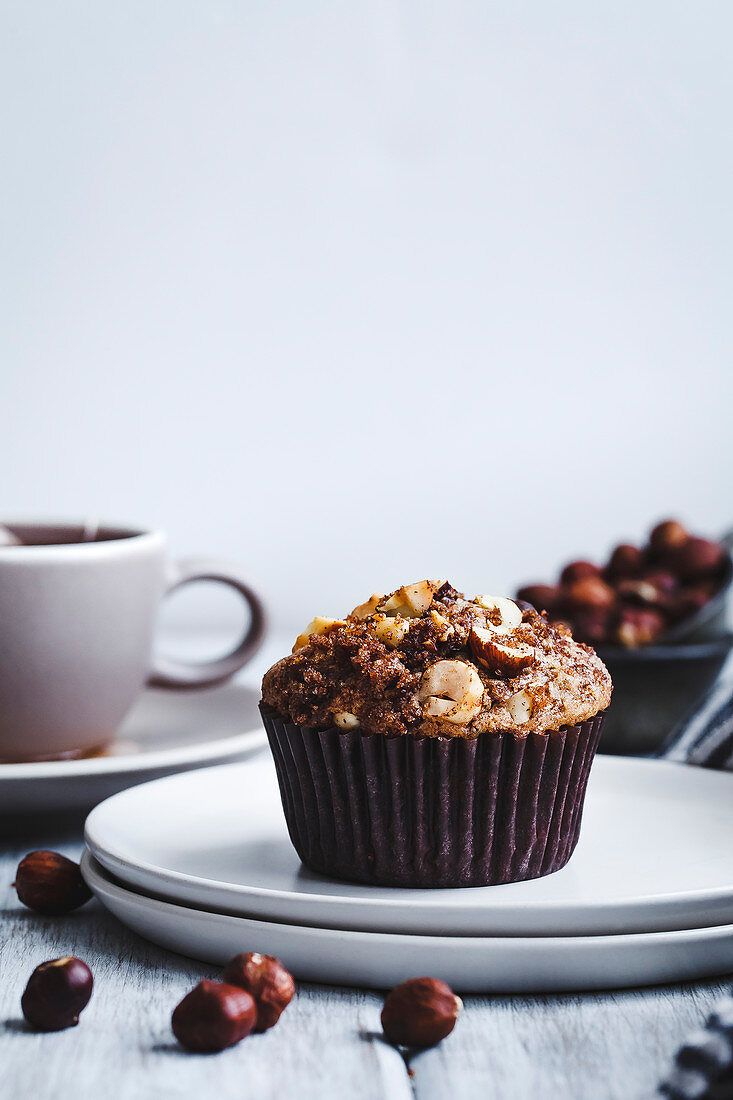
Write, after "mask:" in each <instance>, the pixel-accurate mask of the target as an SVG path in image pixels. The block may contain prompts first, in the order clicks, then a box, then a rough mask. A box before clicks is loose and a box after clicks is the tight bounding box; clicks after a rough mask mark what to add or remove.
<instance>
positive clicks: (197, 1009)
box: [171, 981, 257, 1054]
mask: <svg viewBox="0 0 733 1100" xmlns="http://www.w3.org/2000/svg"><path fill="white" fill-rule="evenodd" d="M256 1022H257V1007H256V1005H255V1002H254V999H253V997H251V996H250V994H249V993H247V992H246V990H244V989H240V988H239V986H236V985H228V984H226V983H225V982H212V981H203V982H199V984H198V985H197V986H195V987H194V988H193V989H192V990H191V992H190V993H187V994H186V996H185V997H184V998H183V1000H182V1001H181V1002H180V1004H178V1005H176V1007H175V1008H174V1010H173V1016H172V1017H171V1027H172V1029H173V1034H174V1035H175V1037H176V1039H178V1042H179V1043H180V1044H181V1046H183V1047H185V1048H186V1049H187V1050H193V1051H197V1052H199V1053H201V1054H213V1053H216V1052H217V1051H220V1050H224V1049H225V1048H226V1047H233V1046H235V1045H236V1044H237V1043H239V1042H241V1040H242V1039H244V1038H246V1036H247V1035H249V1033H250V1031H252V1029H253V1028H254V1026H255V1023H256Z"/></svg>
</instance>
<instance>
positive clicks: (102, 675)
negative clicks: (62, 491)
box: [0, 522, 265, 809]
mask: <svg viewBox="0 0 733 1100" xmlns="http://www.w3.org/2000/svg"><path fill="white" fill-rule="evenodd" d="M5 527H6V528H7V529H9V530H10V531H11V532H12V533H13V534H14V535H15V536H17V537H18V538H20V540H21V542H22V543H23V545H19V546H2V547H0V761H4V762H7V761H20V760H41V759H54V758H58V757H63V756H67V755H70V756H76V755H82V754H87V753H91V752H94V751H98V750H100V749H102V748H103V747H104V745H105V744H107V743H108V742H109V741H110V740H111V739H112V738H113V737H114V733H115V730H116V729H117V727H118V726H119V725H120V723H121V721H122V719H123V718H124V716H125V714H126V712H127V711H128V709H129V708H130V706H131V705H132V703H133V702H134V701H135V699H136V697H137V695H138V694H139V692H140V690H141V689H142V687H143V686H144V685H145V683H146V682H150V683H153V684H157V685H160V686H164V687H170V688H195V687H206V686H208V685H211V684H216V683H220V682H221V681H223V680H226V679H228V678H229V677H230V676H232V675H233V674H234V673H235V672H236V671H237V670H238V669H240V668H241V667H242V665H244V664H245V663H246V662H247V661H248V660H249V659H250V658H251V657H252V656H253V654H254V653H255V652H256V650H257V649H258V648H259V645H260V643H261V641H262V637H263V634H264V627H265V615H264V610H263V606H262V603H261V601H260V599H259V597H258V596H257V595H256V594H255V592H254V591H253V590H252V589H251V588H250V587H249V585H248V584H247V582H246V581H245V579H244V577H243V576H242V575H241V574H240V573H239V571H238V570H237V568H236V567H235V566H232V565H225V564H222V563H220V562H216V561H211V560H208V559H205V558H204V559H201V558H197V559H194V560H189V561H184V562H179V563H177V564H174V563H170V562H168V561H167V558H166V540H165V536H164V535H163V534H162V533H161V532H160V531H140V530H135V529H132V528H123V527H113V526H102V527H100V528H98V529H95V532H94V541H84V539H85V537H88V530H87V529H86V528H85V525H84V524H79V523H77V524H74V523H13V522H8V523H7V524H5ZM194 580H212V581H218V582H221V583H222V584H226V585H229V586H230V587H232V588H234V589H235V590H236V591H237V592H239V593H240V595H241V596H242V597H243V599H244V600H245V601H246V603H247V605H248V607H249V611H250V623H249V627H248V629H247V632H246V634H245V636H244V637H243V639H242V641H241V642H240V643H239V645H238V646H237V647H236V649H234V650H233V652H231V653H229V654H227V655H226V656H224V657H221V658H218V659H216V660H213V661H207V662H202V663H194V662H188V661H175V660H172V659H170V658H165V657H159V656H154V655H153V651H152V650H153V632H154V627H155V619H156V613H157V611H158V607H159V605H160V601H161V599H162V598H163V596H165V595H166V594H167V593H168V592H171V591H173V590H174V589H176V588H179V587H180V586H181V585H183V584H187V583H188V582H190V581H194ZM0 809H1V807H0Z"/></svg>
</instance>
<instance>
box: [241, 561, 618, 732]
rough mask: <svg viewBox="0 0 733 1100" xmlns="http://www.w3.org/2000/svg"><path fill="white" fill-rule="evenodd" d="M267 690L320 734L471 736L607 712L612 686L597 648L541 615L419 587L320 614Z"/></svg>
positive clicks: (274, 702) (440, 584) (551, 725)
mask: <svg viewBox="0 0 733 1100" xmlns="http://www.w3.org/2000/svg"><path fill="white" fill-rule="evenodd" d="M262 693H263V699H264V702H265V703H266V704H267V705H268V706H270V707H272V708H273V709H275V710H276V711H277V712H278V713H279V714H281V715H282V716H283V717H285V718H288V719H289V720H290V721H293V722H296V723H298V724H299V725H304V726H310V727H313V728H316V729H328V728H330V727H332V726H334V725H335V726H336V727H338V728H341V729H344V730H346V729H354V728H361V729H362V730H363V732H365V733H382V734H386V735H387V736H390V737H399V736H404V735H405V734H410V735H412V736H416V737H438V736H443V737H446V736H447V737H468V738H471V737H477V736H478V734H479V733H482V732H485V731H494V732H498V731H501V730H513V731H514V732H516V733H529V732H533V731H538V732H542V731H549V730H556V729H560V728H561V727H562V726H565V725H575V724H576V723H578V722H582V721H585V720H586V719H587V718H592V717H593V716H594V715H595V714H597V713H598V712H599V711H601V710H604V709H605V708H606V707H607V706H608V703H609V701H610V698H611V679H610V677H609V675H608V672H607V670H606V668H605V666H604V665H603V663H602V661H601V660H600V658H599V657H598V656H597V655H596V654H595V652H594V651H593V650H592V649H591V647H590V646H587V645H583V644H582V643H580V642H576V641H574V639H573V637H572V635H571V634H570V631H569V630H568V629H567V627H565V626H564V625H559V626H554V625H553V624H551V623H549V622H548V621H547V620H546V619H545V618H544V616H542V615H540V614H539V613H538V612H537V611H535V610H534V609H533V608H530V607H525V608H521V607H520V606H518V605H517V604H516V603H514V602H513V601H512V600H509V599H507V598H505V597H490V596H483V595H480V596H476V597H475V598H474V599H473V600H467V599H466V598H465V597H464V596H463V594H462V593H460V592H458V591H457V590H456V589H455V588H453V587H452V585H450V584H449V583H448V582H446V581H419V582H417V583H416V584H412V585H404V586H403V587H402V588H399V589H397V590H396V591H394V592H391V593H389V594H387V595H381V594H379V593H375V594H374V595H373V596H372V597H371V598H370V599H369V600H367V601H366V602H365V603H363V604H360V605H359V607H357V608H355V609H354V611H353V612H352V613H351V614H350V615H347V616H346V617H345V618H344V619H325V618H316V619H314V620H313V622H312V623H311V624H310V625H309V626H308V628H307V629H306V630H305V631H304V632H303V633H302V634H301V635H299V637H298V639H297V641H296V644H295V648H294V651H293V653H292V654H291V655H290V656H288V657H284V658H283V659H282V660H281V661H278V662H277V664H275V665H273V667H272V668H271V669H270V670H269V671H268V672H267V673H266V674H265V677H264V680H263V684H262Z"/></svg>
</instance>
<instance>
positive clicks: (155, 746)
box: [0, 684, 267, 814]
mask: <svg viewBox="0 0 733 1100" xmlns="http://www.w3.org/2000/svg"><path fill="white" fill-rule="evenodd" d="M259 697H260V695H259V692H258V691H255V690H254V689H253V688H249V687H244V686H242V685H240V684H227V685H225V686H223V687H217V688H210V689H208V690H204V691H162V690H156V689H154V688H150V689H148V690H147V691H145V692H143V694H142V695H141V696H140V698H139V699H138V701H137V702H136V703H135V706H134V707H133V708H132V710H131V711H130V713H129V714H128V715H127V717H126V718H125V721H124V722H123V724H122V726H121V727H120V730H119V733H118V736H117V739H116V740H115V741H114V742H113V744H112V745H111V746H110V749H109V751H108V752H107V753H106V754H105V755H104V756H97V757H92V758H90V759H88V760H54V761H49V762H47V763H39V764H0V814H21V813H34V814H37V813H43V812H48V811H58V810H88V809H89V807H90V806H94V805H96V803H97V802H101V801H102V799H104V798H108V797H109V796H110V795H112V794H115V793H116V792H117V791H121V790H123V789H124V788H126V787H131V786H134V785H135V784H136V783H143V782H145V781H146V780H149V779H155V778H157V777H158V776H162V775H168V774H170V773H171V772H180V771H185V770H187V769H191V768H200V767H201V766H202V765H203V764H217V763H220V762H223V761H225V760H241V759H242V758H243V757H246V756H251V755H252V754H253V753H255V752H257V751H259V750H260V749H262V748H263V747H264V746H265V744H266V743H267V737H266V735H265V731H264V729H263V728H262V721H261V719H260V716H259V713H258V710H257V703H258V701H259Z"/></svg>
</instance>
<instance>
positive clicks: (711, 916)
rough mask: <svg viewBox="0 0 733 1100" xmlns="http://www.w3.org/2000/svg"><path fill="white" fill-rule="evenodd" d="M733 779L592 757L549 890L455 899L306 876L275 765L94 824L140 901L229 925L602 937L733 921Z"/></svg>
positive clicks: (95, 840) (455, 894) (90, 826)
mask: <svg viewBox="0 0 733 1100" xmlns="http://www.w3.org/2000/svg"><path fill="white" fill-rule="evenodd" d="M732 836H733V775H730V774H726V773H721V772H712V771H705V770H703V769H700V768H692V767H686V766H683V765H680V764H667V763H663V762H659V761H650V760H634V759H627V758H621V757H611V756H600V757H598V758H597V760H596V762H595V764H594V766H593V771H592V773H591V779H590V784H589V789H588V795H587V799H586V809H585V816H584V819H583V828H582V833H581V838H580V842H579V844H578V847H577V849H576V851H575V854H574V855H573V857H572V859H571V860H570V863H569V864H568V865H567V867H564V868H563V869H562V870H561V871H557V872H556V873H555V874H553V875H549V876H547V877H546V878H541V879H534V880H533V881H531V882H518V883H510V884H508V885H506V886H487V887H480V888H472V889H460V890H409V889H395V888H383V887H373V886H372V887H370V886H358V885H353V884H349V883H344V882H338V881H336V880H331V879H327V878H322V877H320V876H318V875H315V874H312V873H311V872H309V871H306V870H305V869H304V868H303V867H302V865H301V864H300V862H299V860H298V857H297V856H296V854H295V851H294V849H293V847H292V845H291V843H290V840H289V838H288V834H287V830H286V827H285V821H284V818H283V814H282V808H281V804H280V797H279V794H278V790H277V781H276V778H275V771H274V766H273V764H272V762H271V759H270V757H269V754H268V755H266V756H265V755H263V757H262V758H261V759H259V760H255V761H253V762H252V763H250V764H248V765H246V766H245V767H241V766H239V765H237V764H232V765H227V766H225V767H218V768H207V769H206V770H205V771H201V772H197V773H195V774H189V775H180V776H175V777H172V778H170V779H164V780H161V781H159V782H156V783H151V784H146V785H145V786H143V787H137V788H136V789H134V790H130V791H125V792H124V793H122V794H119V795H117V796H115V797H114V798H112V799H110V800H109V801H108V802H105V803H104V804H103V805H101V806H98V807H97V808H96V809H95V810H94V811H93V812H92V814H91V815H90V816H89V818H88V819H87V825H86V840H87V844H88V845H89V848H90V849H91V851H92V852H93V854H94V856H95V857H96V858H97V859H98V860H99V861H100V862H101V863H102V864H103V866H104V867H105V868H107V870H109V871H110V872H111V873H112V874H113V875H114V876H115V877H116V878H117V879H119V880H121V881H122V882H123V883H124V884H125V885H128V886H130V887H132V889H134V890H141V891H143V892H145V893H148V894H154V895H156V896H158V897H161V898H164V899H167V900H170V901H173V902H180V903H183V904H185V905H193V906H196V907H198V908H203V909H212V910H215V911H216V912H220V913H231V914H239V915H242V916H249V917H258V918H261V919H267V920H275V921H286V922H290V923H296V922H297V923H302V924H311V925H318V926H320V927H331V928H344V929H362V930H364V931H385V932H399V933H405V932H406V933H412V934H418V933H419V934H435V933H437V934H450V935H471V936H487V935H491V936H497V935H503V936H508V935H512V936H516V935H525V936H537V935H593V934H606V933H618V932H652V931H662V930H665V929H675V928H692V927H702V926H704V925H720V924H727V923H733V844H731V837H732Z"/></svg>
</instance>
